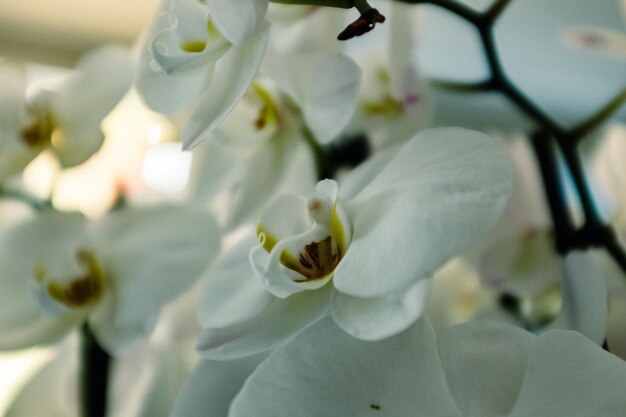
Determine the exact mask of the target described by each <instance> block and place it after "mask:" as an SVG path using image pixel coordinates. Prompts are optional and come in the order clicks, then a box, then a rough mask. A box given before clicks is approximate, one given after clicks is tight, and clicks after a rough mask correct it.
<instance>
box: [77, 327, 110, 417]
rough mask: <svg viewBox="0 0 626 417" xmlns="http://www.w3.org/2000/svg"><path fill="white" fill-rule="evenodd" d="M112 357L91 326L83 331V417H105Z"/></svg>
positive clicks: (80, 392)
mask: <svg viewBox="0 0 626 417" xmlns="http://www.w3.org/2000/svg"><path fill="white" fill-rule="evenodd" d="M110 364H111V357H110V356H109V354H108V353H106V352H105V351H104V350H102V348H101V347H100V345H99V344H98V341H97V340H96V339H95V337H94V335H93V332H92V331H91V328H90V327H89V324H87V323H85V324H84V325H83V327H82V329H81V350H80V366H81V368H80V379H79V381H80V387H79V394H80V395H79V398H80V408H81V413H80V415H81V417H105V416H106V412H107V409H106V406H107V392H108V384H109V367H110Z"/></svg>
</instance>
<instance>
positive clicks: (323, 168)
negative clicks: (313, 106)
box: [302, 125, 335, 181]
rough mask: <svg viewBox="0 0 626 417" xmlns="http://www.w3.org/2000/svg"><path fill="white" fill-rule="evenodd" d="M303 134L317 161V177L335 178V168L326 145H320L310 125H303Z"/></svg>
mask: <svg viewBox="0 0 626 417" xmlns="http://www.w3.org/2000/svg"><path fill="white" fill-rule="evenodd" d="M302 134H303V136H304V141H305V142H306V144H307V145H308V146H309V149H310V150H311V155H312V156H313V159H314V161H315V170H316V172H317V179H318V180H320V181H321V180H323V179H326V178H333V176H334V173H335V172H334V171H335V170H334V169H333V167H332V166H330V164H329V161H328V158H327V155H326V152H325V151H324V147H323V146H322V145H320V143H319V142H318V141H317V139H315V135H314V134H313V132H311V129H309V127H308V126H306V125H304V126H303V127H302Z"/></svg>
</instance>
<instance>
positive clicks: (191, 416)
mask: <svg viewBox="0 0 626 417" xmlns="http://www.w3.org/2000/svg"><path fill="white" fill-rule="evenodd" d="M266 356H267V355H266V354H261V355H256V356H252V357H249V358H244V359H238V360H233V361H208V360H205V361H202V362H200V364H199V365H198V366H197V367H196V369H195V370H194V372H193V374H192V375H191V377H189V379H188V380H187V382H186V383H185V385H184V386H183V388H182V389H181V391H180V394H179V395H178V398H177V399H176V404H175V405H174V409H173V410H172V414H171V417H205V416H207V415H210V416H216V417H222V416H226V415H227V414H228V408H229V407H230V404H231V402H232V400H233V398H235V395H237V393H238V392H239V390H240V389H241V387H242V386H243V383H244V382H245V381H246V378H248V376H250V374H251V373H252V371H254V370H255V369H256V367H257V366H258V364H259V363H261V361H262V360H263V359H264V358H265V357H266Z"/></svg>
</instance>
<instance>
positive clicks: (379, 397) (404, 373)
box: [229, 319, 460, 417]
mask: <svg viewBox="0 0 626 417" xmlns="http://www.w3.org/2000/svg"><path fill="white" fill-rule="evenodd" d="M381 358H384V360H381ZM294 375H298V376H299V377H298V378H294ZM276 415H285V416H287V415H288V416H293V417H307V416H311V417H319V416H325V417H335V416H337V417H339V416H342V417H344V416H353V415H354V416H357V415H358V416H379V415H385V416H418V415H427V416H429V417H444V416H445V417H457V416H460V413H459V412H458V409H457V408H456V406H455V405H454V402H453V400H452V397H451V396H450V393H449V392H448V389H447V387H446V381H445V378H444V375H443V371H442V369H441V363H440V360H439V355H438V353H437V345H436V343H435V335H434V332H433V330H432V327H431V326H430V324H429V323H428V321H426V320H421V321H419V322H418V323H416V324H415V326H414V327H412V328H411V329H410V330H407V331H406V332H404V333H402V334H400V335H398V336H395V337H393V338H390V339H386V340H384V341H380V342H373V343H372V342H363V341H360V340H358V339H354V338H353V337H350V336H349V335H347V334H345V333H344V332H343V331H341V329H339V328H338V327H337V326H336V325H335V324H334V323H333V321H332V320H329V319H325V320H321V321H319V322H318V323H316V324H314V325H312V326H310V327H309V328H307V329H305V330H304V331H302V333H300V334H299V335H298V336H296V338H294V340H292V341H291V342H290V343H288V344H286V345H284V346H283V347H282V348H280V349H279V350H277V351H276V352H274V353H273V354H272V355H271V356H270V357H269V358H268V359H267V360H266V361H264V362H263V363H262V364H261V365H259V367H258V368H257V369H256V371H255V372H254V373H253V374H252V375H251V376H250V378H249V379H248V380H247V381H246V383H245V384H244V386H243V389H242V390H241V391H240V393H239V394H238V395H237V397H236V398H235V400H234V402H233V404H232V406H231V409H230V413H229V417H248V416H250V417H252V416H254V417H265V416H268V417H269V416H276Z"/></svg>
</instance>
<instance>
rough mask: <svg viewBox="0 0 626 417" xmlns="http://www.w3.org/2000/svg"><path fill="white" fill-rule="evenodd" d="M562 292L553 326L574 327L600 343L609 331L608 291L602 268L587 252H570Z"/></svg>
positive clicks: (566, 328)
mask: <svg viewBox="0 0 626 417" xmlns="http://www.w3.org/2000/svg"><path fill="white" fill-rule="evenodd" d="M561 292H562V294H563V297H562V299H563V301H562V305H561V312H560V313H559V316H558V317H557V319H556V320H555V321H554V322H553V323H552V325H551V326H550V328H552V329H562V330H575V331H577V332H579V333H581V334H583V335H585V336H586V337H587V338H589V339H590V340H592V341H594V342H596V343H597V344H598V345H600V346H601V345H602V344H603V343H604V338H605V334H606V324H607V314H608V312H607V308H608V307H607V296H608V295H607V290H606V282H605V280H604V276H603V274H602V271H601V270H600V268H599V267H598V266H597V265H596V264H595V262H594V260H593V259H592V258H591V255H590V254H589V253H588V252H581V251H577V252H571V253H569V254H568V255H567V257H566V258H565V262H564V264H563V272H562V279H561Z"/></svg>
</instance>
